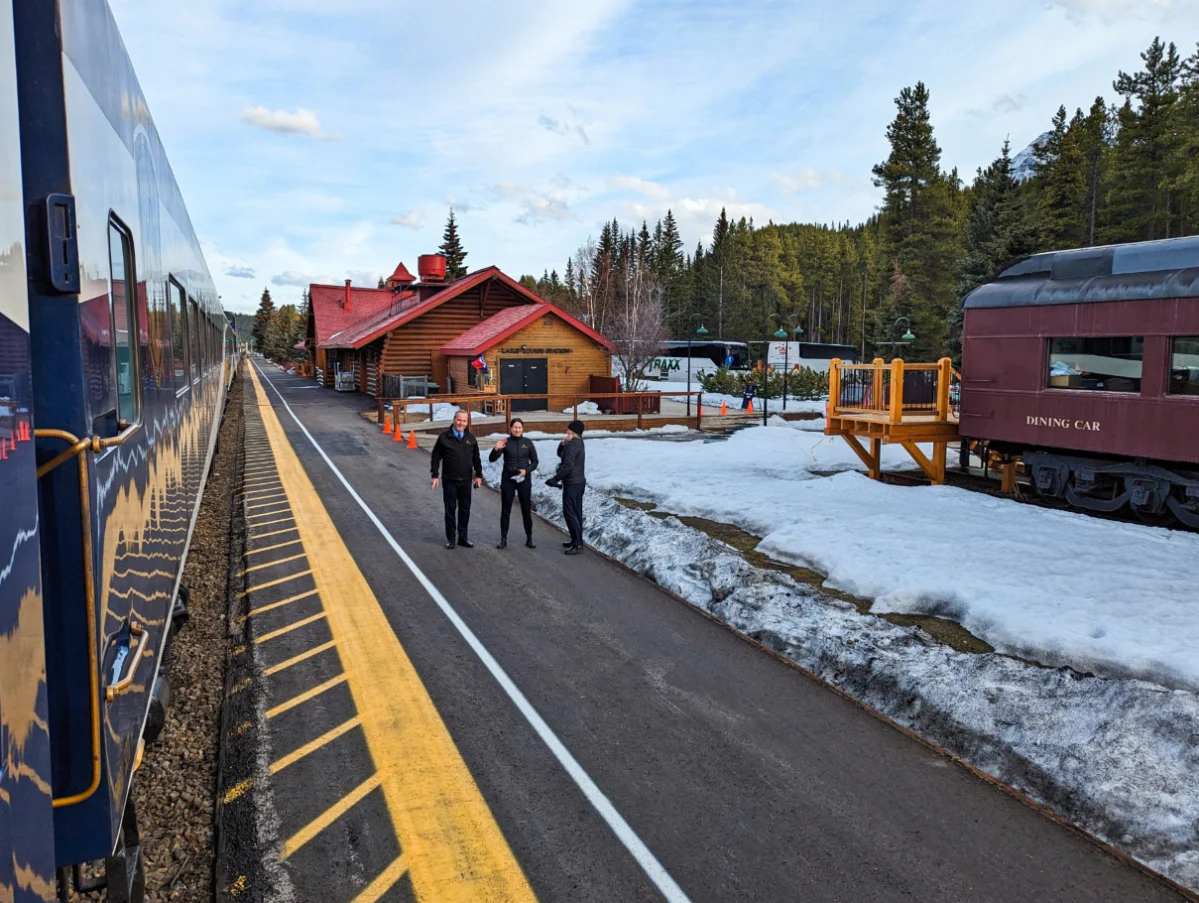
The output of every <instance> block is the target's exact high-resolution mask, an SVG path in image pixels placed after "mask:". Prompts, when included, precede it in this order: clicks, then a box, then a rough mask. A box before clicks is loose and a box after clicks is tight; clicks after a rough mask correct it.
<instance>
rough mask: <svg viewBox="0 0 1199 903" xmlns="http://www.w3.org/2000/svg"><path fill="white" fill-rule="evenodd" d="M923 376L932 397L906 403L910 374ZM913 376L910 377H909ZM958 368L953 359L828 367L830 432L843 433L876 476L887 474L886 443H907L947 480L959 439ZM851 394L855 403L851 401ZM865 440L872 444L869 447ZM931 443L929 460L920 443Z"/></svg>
mask: <svg viewBox="0 0 1199 903" xmlns="http://www.w3.org/2000/svg"><path fill="white" fill-rule="evenodd" d="M913 373H917V374H923V376H921V377H920V379H921V380H922V381H923V382H924V383H926V384H927V385H926V386H925V388H930V389H932V394H933V398H932V400H931V401H926V400H922V401H919V402H913V401H908V402H907V403H905V401H904V385H905V375H910V374H913ZM908 378H910V376H909V377H908ZM953 379H954V372H953V367H952V365H951V362H950V360H949V359H948V358H942V359H941V360H940V361H938V362H937V363H936V364H907V365H905V364H904V362H903V361H902V360H894V361H892V362H891V363H890V364H885V363H883V361H882V360H881V359H880V360H875V361H874V362H873V363H871V364H843V363H842V362H841V361H833V362H832V367H831V368H830V370H829V409H828V418H827V420H826V422H825V428H824V434H825V435H826V436H841V437H842V438H843V439H845V441H846V443H847V444H848V445H849V447H850V448H851V449H852V450H853V452H854V454H856V455H857V456H858V457H859V458H860V459H861V460H862V463H863V464H865V465H866V469H867V470H868V471H869V473H870V477H871V479H875V480H877V479H880V478H881V477H882V447H883V445H902V446H903V447H904V449H906V450H907V452H908V454H909V455H911V456H912V460H914V461H915V462H916V463H917V464H918V465H920V469H921V470H923V471H924V472H925V473H926V474H928V478H929V480H931V481H932V482H933V483H934V484H939V483H944V482H945V458H946V451H947V449H948V447H949V444H950V443H951V442H957V441H958V417H957V412H956V411H954V410H953V407H952V405H951V403H950V388H951V384H952V382H953ZM847 397H852V401H848V402H847ZM861 440H865V441H866V442H868V443H869V448H867V447H866V446H865V445H863V444H862V441H861ZM921 443H924V444H928V443H931V444H932V446H933V455H932V459H931V460H930V459H929V457H928V456H927V455H925V454H924V451H923V450H922V449H921V448H920V444H921Z"/></svg>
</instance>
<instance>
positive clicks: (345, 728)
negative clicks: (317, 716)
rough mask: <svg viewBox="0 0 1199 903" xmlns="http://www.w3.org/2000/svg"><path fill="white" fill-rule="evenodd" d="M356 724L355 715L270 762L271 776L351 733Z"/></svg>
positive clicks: (356, 718) (356, 717)
mask: <svg viewBox="0 0 1199 903" xmlns="http://www.w3.org/2000/svg"><path fill="white" fill-rule="evenodd" d="M358 724H359V722H358V716H357V715H355V716H354V717H353V718H351V719H350V720H349V721H345V722H343V723H341V724H339V725H337V727H335V728H333V729H332V730H328V731H325V732H324V733H323V734H321V735H320V736H319V737H317V738H316V739H315V740H310V741H309V742H307V743H305V744H304V745H303V746H301V747H300V748H299V749H296V750H292V751H291V752H289V753H288V754H287V755H286V756H284V757H283V758H282V759H279V760H278V761H275V762H272V763H271V767H270V772H271V774H278V773H279V772H281V771H282V770H283V769H284V768H286V767H287V766H288V765H294V764H295V763H296V762H299V761H300V760H301V759H302V758H304V757H305V756H309V755H312V753H314V752H316V751H317V750H318V749H320V748H321V747H322V746H327V745H328V744H330V743H332V742H333V741H334V740H336V739H337V738H338V737H340V736H341V735H342V734H348V733H349V732H350V731H352V730H353V729H354V728H356V727H357V726H358Z"/></svg>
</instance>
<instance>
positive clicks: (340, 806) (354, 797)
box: [279, 774, 380, 859]
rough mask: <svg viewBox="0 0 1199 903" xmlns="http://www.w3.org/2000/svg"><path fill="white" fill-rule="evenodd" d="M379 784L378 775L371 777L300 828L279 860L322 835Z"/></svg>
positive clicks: (288, 841)
mask: <svg viewBox="0 0 1199 903" xmlns="http://www.w3.org/2000/svg"><path fill="white" fill-rule="evenodd" d="M379 784H380V778H379V776H378V775H377V774H373V775H371V776H370V777H369V778H367V779H366V780H365V781H363V782H362V783H361V784H359V785H358V786H357V787H355V788H354V789H353V790H351V791H350V792H349V793H347V794H346V795H345V796H343V797H342V798H341V799H339V800H338V801H337V802H336V803H334V804H333V805H332V806H330V807H329V808H328V809H326V810H325V811H324V812H322V813H321V814H320V815H318V816H317V817H316V818H314V819H313V820H312V821H310V822H309V823H308V824H306V825H305V826H304V827H302V828H300V830H298V831H296V833H295V834H293V835H291V837H289V838H287V840H286V841H285V842H284V843H283V855H282V856H280V857H279V858H280V859H288V858H290V857H291V854H292V853H294V852H295V851H296V850H298V849H300V847H302V846H304V844H306V843H308V841H310V840H312V838H314V837H316V835H318V834H320V833H321V831H323V830H325V828H327V827H329V825H331V824H333V822H335V821H337V820H338V819H339V818H341V817H342V816H343V815H345V814H346V813H347V812H349V811H350V810H351V809H353V808H354V807H355V806H356V805H358V803H359V802H361V801H362V800H363V799H364V798H365V797H366V795H367V794H368V793H370V792H371V791H372V790H374V789H375V788H376V787H378V786H379Z"/></svg>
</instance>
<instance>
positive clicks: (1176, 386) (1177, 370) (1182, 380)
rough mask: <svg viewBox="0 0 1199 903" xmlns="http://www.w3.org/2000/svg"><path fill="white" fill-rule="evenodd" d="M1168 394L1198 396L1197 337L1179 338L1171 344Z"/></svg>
mask: <svg viewBox="0 0 1199 903" xmlns="http://www.w3.org/2000/svg"><path fill="white" fill-rule="evenodd" d="M1170 394H1171V395H1199V336H1195V335H1191V336H1180V337H1178V338H1176V339H1174V340H1173V342H1171V348H1170Z"/></svg>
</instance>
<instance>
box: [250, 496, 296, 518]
mask: <svg viewBox="0 0 1199 903" xmlns="http://www.w3.org/2000/svg"><path fill="white" fill-rule="evenodd" d="M287 505H288V502H287V499H283V500H282V501H278V502H268V503H267V504H266V505H251V506H250V508H270V509H271V510H270V511H259V512H258V513H257V514H247V515H246V520H248V521H251V520H254V519H255V518H257V517H277V516H278V515H280V514H283V513H284V512H285V511H288V510H289V509H288V507H287ZM250 508H247V509H246V510H247V511H249V510H250Z"/></svg>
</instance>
